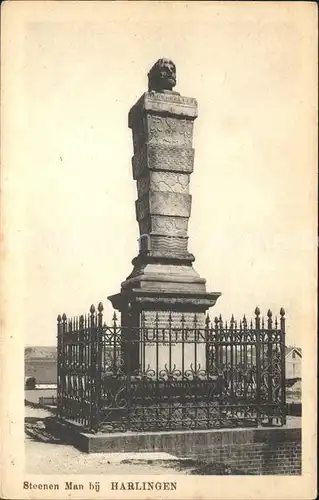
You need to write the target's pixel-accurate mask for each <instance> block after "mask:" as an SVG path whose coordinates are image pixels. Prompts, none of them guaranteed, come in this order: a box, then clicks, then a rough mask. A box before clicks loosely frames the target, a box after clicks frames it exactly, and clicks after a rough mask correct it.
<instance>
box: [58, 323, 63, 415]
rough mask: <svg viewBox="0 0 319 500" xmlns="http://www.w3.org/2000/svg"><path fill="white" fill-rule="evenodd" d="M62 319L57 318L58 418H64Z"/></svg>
mask: <svg viewBox="0 0 319 500" xmlns="http://www.w3.org/2000/svg"><path fill="white" fill-rule="evenodd" d="M61 322H62V318H61V315H60V314H59V316H58V317H57V337H58V338H57V340H58V366H57V416H58V417H59V418H60V417H61V416H62V414H61V412H62V407H61V397H62V396H61V380H62V377H61V368H62V323H61Z"/></svg>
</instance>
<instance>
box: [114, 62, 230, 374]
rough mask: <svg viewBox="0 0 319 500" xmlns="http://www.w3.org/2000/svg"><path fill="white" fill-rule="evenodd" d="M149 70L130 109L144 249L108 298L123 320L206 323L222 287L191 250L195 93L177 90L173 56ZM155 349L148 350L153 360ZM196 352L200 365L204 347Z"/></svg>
mask: <svg viewBox="0 0 319 500" xmlns="http://www.w3.org/2000/svg"><path fill="white" fill-rule="evenodd" d="M148 78H149V88H148V92H145V93H144V94H143V95H142V97H141V98H140V99H139V100H138V101H137V103H136V104H135V105H134V106H133V107H132V108H131V110H130V112H129V127H130V128H131V129H132V135H133V149H134V155H133V158H132V169H133V179H134V180H135V181H136V185H137V200H136V202H135V210H136V219H137V222H138V224H139V232H140V240H139V241H140V250H139V254H138V256H137V257H135V258H134V259H133V261H132V264H133V266H134V267H133V271H132V273H131V274H130V275H129V276H128V277H127V279H126V280H125V281H124V282H123V283H122V285H121V292H120V293H119V294H116V295H113V296H111V297H109V299H110V300H111V302H112V304H113V306H114V307H115V308H116V309H118V310H119V311H121V314H122V318H121V319H122V325H123V326H127V327H130V326H132V327H134V326H135V327H140V326H142V325H143V326H146V327H154V324H155V323H156V324H157V325H159V327H160V328H161V329H162V328H181V322H182V323H183V326H184V327H185V328H194V323H195V325H196V327H197V328H204V326H205V324H204V322H205V312H206V310H207V309H208V308H209V307H211V306H213V305H214V304H215V303H216V300H217V298H218V297H219V296H220V293H218V292H215V293H207V291H206V286H205V283H206V281H205V279H203V278H201V277H200V276H199V275H198V273H197V272H196V271H195V269H194V267H193V262H194V260H195V258H194V256H193V255H192V254H191V253H189V251H188V233H187V229H188V220H189V217H190V215H191V203H192V197H191V195H190V192H189V183H190V175H191V173H192V172H193V167H194V149H193V147H192V140H193V126H194V120H195V119H196V117H197V101H196V99H194V98H192V97H184V96H181V95H180V94H179V93H178V92H175V91H173V90H172V89H173V87H174V86H175V83H176V69H175V65H174V63H173V62H172V61H170V60H168V59H160V60H159V61H157V63H155V65H154V66H153V67H152V69H151V70H150V72H149V74H148ZM203 215H204V214H203ZM179 347H180V346H179ZM137 351H138V349H136V352H134V353H133V354H132V362H133V365H134V366H137V365H139V364H140V363H141V355H140V354H139V353H138V352H137ZM163 352H164V351H162V354H163ZM175 354H176V353H175ZM153 355H154V352H153V353H151V352H150V353H149V355H148V356H149V360H151V358H152V357H153ZM164 357H165V356H164V354H163V359H164ZM176 357H177V358H178V357H179V354H178V353H177V354H176V356H175V358H176ZM191 357H192V356H191V355H189V356H188V361H189V363H190V362H191ZM133 358H134V359H133ZM196 358H197V360H200V362H201V365H203V364H204V363H205V359H204V358H205V353H204V351H203V352H202V353H201V354H200V355H199V354H198V353H197V354H196ZM146 364H147V363H146ZM175 364H176V363H175Z"/></svg>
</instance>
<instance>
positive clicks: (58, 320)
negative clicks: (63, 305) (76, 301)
mask: <svg viewBox="0 0 319 500" xmlns="http://www.w3.org/2000/svg"><path fill="white" fill-rule="evenodd" d="M61 320H62V318H61V314H59V315H58V317H57V322H58V323H61Z"/></svg>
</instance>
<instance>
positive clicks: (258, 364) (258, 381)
mask: <svg viewBox="0 0 319 500" xmlns="http://www.w3.org/2000/svg"><path fill="white" fill-rule="evenodd" d="M259 316H260V309H259V307H256V309H255V327H256V403H257V426H258V427H259V426H260V425H261V408H260V389H261V384H260V362H261V360H260V317H259Z"/></svg>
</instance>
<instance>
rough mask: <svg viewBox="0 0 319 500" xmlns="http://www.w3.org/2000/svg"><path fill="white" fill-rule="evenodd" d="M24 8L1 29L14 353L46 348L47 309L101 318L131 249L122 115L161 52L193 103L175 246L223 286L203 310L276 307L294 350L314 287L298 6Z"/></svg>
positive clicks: (305, 19) (310, 54)
mask: <svg viewBox="0 0 319 500" xmlns="http://www.w3.org/2000/svg"><path fill="white" fill-rule="evenodd" d="M18 3H20V2H16V4H18ZM23 4H24V7H23V8H22V7H16V8H17V9H20V10H19V11H17V12H18V15H17V13H16V14H14V13H12V12H11V13H10V15H11V16H12V17H11V18H10V15H9V12H8V15H7V18H5V20H6V19H7V20H8V19H9V20H10V22H11V30H12V29H13V28H12V25H14V28H15V31H14V30H13V31H11V32H12V36H8V37H7V38H6V40H5V44H4V48H3V50H4V51H5V50H6V49H7V53H9V52H10V60H9V58H8V57H7V58H5V59H4V81H5V82H6V83H7V85H6V86H5V88H6V89H7V90H6V93H5V98H6V101H5V106H4V120H5V121H4V123H5V125H6V127H7V128H6V129H5V132H4V138H5V139H6V142H5V151H4V158H5V159H6V160H7V162H6V164H5V167H6V168H5V169H4V174H3V176H2V189H3V191H4V193H5V197H4V200H5V201H6V204H7V206H5V210H4V215H3V228H4V231H7V233H6V232H4V235H5V240H6V234H7V252H9V250H10V249H11V250H10V252H9V253H10V258H9V257H8V259H9V260H8V262H9V264H10V266H11V268H10V269H12V277H13V278H12V279H11V280H10V286H12V288H13V291H12V294H13V295H14V293H17V290H19V293H18V295H17V297H19V299H18V298H17V303H16V309H17V312H18V314H21V315H22V317H23V320H22V324H23V326H22V329H23V333H21V335H22V336H23V339H24V340H23V341H24V343H25V344H26V345H54V344H55V342H56V317H57V315H58V314H59V313H63V312H65V313H66V314H67V315H70V316H72V315H76V314H82V313H85V312H87V311H88V310H89V307H90V305H91V304H92V303H93V304H95V305H97V304H98V302H100V301H101V302H103V304H104V307H105V319H106V321H108V320H111V317H112V309H111V304H110V303H109V301H108V300H107V296H109V295H112V294H115V293H118V292H119V291H120V285H121V282H122V281H124V280H125V278H126V277H127V276H128V275H129V274H130V272H131V270H132V264H131V260H132V259H133V258H134V257H135V256H136V255H137V253H138V242H137V239H138V236H139V234H138V224H137V222H136V220H135V208H134V202H135V200H136V198H137V192H136V185H135V181H133V178H132V167H131V157H132V155H133V146H132V137H131V131H130V129H129V128H128V120H127V117H128V112H129V109H130V107H131V106H133V104H134V103H135V102H136V101H137V100H138V98H139V97H140V96H141V95H142V94H143V93H144V92H145V91H146V90H147V72H148V70H149V69H150V67H151V66H152V65H153V63H154V62H155V61H156V60H157V59H158V58H160V57H169V58H171V59H172V60H173V61H174V62H175V64H176V67H177V86H176V89H175V90H177V91H178V92H180V93H181V94H182V95H185V96H189V97H195V98H196V99H197V100H198V106H199V116H198V118H197V120H196V122H195V127H194V139H193V141H194V142H193V146H194V148H195V165H194V173H193V174H192V176H191V183H190V192H191V194H192V198H193V202H192V215H191V219H190V223H189V250H190V251H191V252H192V253H193V254H194V255H195V258H196V260H195V263H194V267H195V269H196V270H197V271H198V272H199V274H200V275H201V276H202V277H204V278H206V280H207V290H208V291H209V292H221V293H222V296H221V297H220V298H219V299H218V302H217V304H216V306H214V308H212V309H211V311H210V314H211V316H215V315H219V314H220V313H221V314H222V315H223V316H224V317H225V318H229V317H230V315H231V314H232V313H233V314H234V316H235V317H236V318H238V319H240V318H242V316H243V314H244V313H245V314H246V316H248V317H250V316H253V311H254V309H255V307H256V306H259V308H260V309H261V311H262V313H264V314H266V313H267V310H268V309H269V308H270V309H271V310H272V311H273V313H274V314H278V313H279V309H280V307H284V308H285V310H286V317H287V320H286V321H287V343H289V344H290V343H291V344H296V345H301V346H302V342H304V341H305V340H306V335H307V331H308V330H309V328H310V329H311V328H312V326H313V324H314V323H313V321H314V307H315V306H314V300H315V290H316V138H315V132H314V130H315V129H316V104H315V102H316V93H315V92H316V89H315V81H316V77H315V68H314V64H313V61H314V60H315V59H314V57H315V51H316V48H315V42H316V41H315V39H314V36H313V35H312V33H313V31H314V30H311V29H308V28H311V27H312V24H311V23H314V22H315V21H314V20H312V17H315V16H312V15H310V11H309V10H308V9H307V5H308V6H309V5H310V7H311V4H303V3H302V2H300V3H298V2H297V3H295V4H293V3H289V2H287V3H286V2H281V3H279V4H277V5H275V4H274V3H272V2H268V3H267V2H264V3H245V2H243V3H241V2H237V3H231V2H227V3H218V2H203V3H202V2H192V3H189V4H187V3H183V2H177V3H165V2H158V3H157V2H148V3H145V2H134V3H131V4H129V3H123V2H113V3H111V2H98V3H95V2H79V3H77V2H73V3H70V4H68V2H63V4H61V3H59V2H53V3H51V2H46V5H45V3H44V2H43V3H42V2H34V3H33V4H32V6H31V4H28V2H23ZM28 5H29V8H28ZM303 7H305V8H303ZM12 10H14V9H11V11H12ZM307 23H308V24H307ZM8 24H9V21H8ZM11 32H10V33H11ZM14 34H15V36H14ZM6 120H7V121H6ZM5 217H7V218H5ZM14 242H16V244H14ZM10 245H11V246H10ZM307 325H308V326H307Z"/></svg>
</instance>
